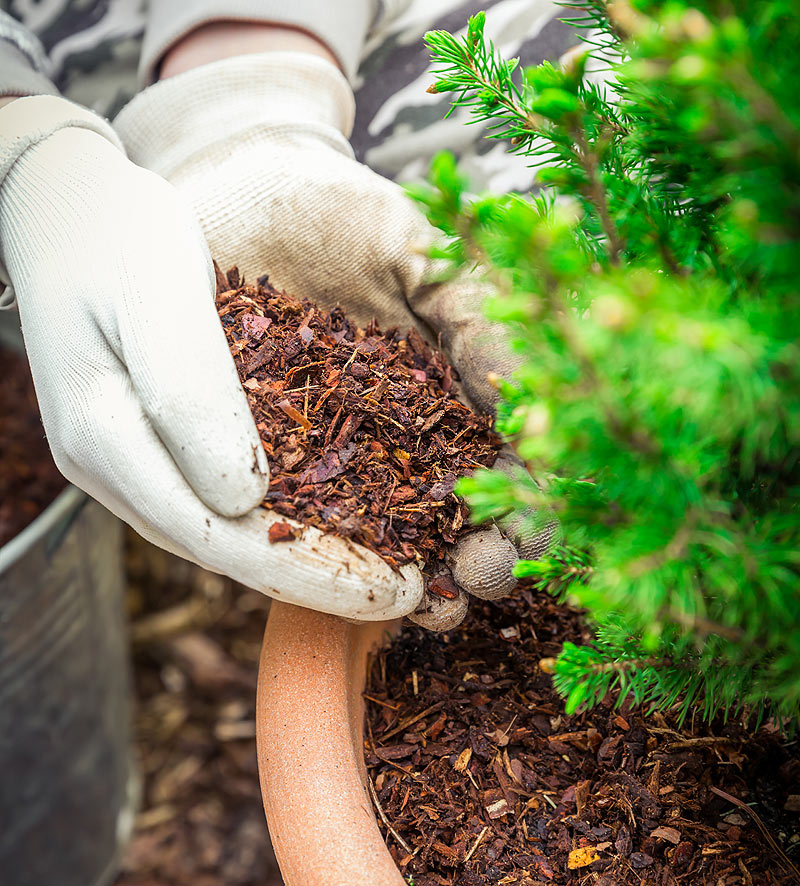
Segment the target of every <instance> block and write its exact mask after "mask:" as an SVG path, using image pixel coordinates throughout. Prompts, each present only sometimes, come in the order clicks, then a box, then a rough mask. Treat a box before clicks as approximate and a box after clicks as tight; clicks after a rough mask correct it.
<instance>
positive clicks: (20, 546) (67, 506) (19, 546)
mask: <svg viewBox="0 0 800 886" xmlns="http://www.w3.org/2000/svg"><path fill="white" fill-rule="evenodd" d="M64 482H65V483H66V484H67V485H66V488H65V489H63V490H62V491H61V492H59V494H58V495H57V496H56V497H55V498H54V499H53V501H51V502H50V504H49V505H48V506H47V507H46V508H45V509H44V510H43V511H42V512H41V514H39V516H38V517H36V518H35V519H34V520H32V521H31V522H30V523H28V525H27V526H26V527H25V528H24V529H23V530H22V531H21V532H19V533H17V535H15V536H14V537H13V538H12V539H11V540H10V541H7V542H6V543H5V544H4V545H3V546H2V547H0V573H3V572H5V571H6V570H7V569H9V568H10V567H11V566H12V565H13V564H14V563H16V562H17V561H18V560H21V559H22V557H24V556H25V554H26V553H27V552H28V551H29V550H30V549H31V548H32V547H33V546H34V545H35V544H36V542H38V541H39V540H40V539H41V538H42V537H44V536H45V535H47V533H48V532H49V531H50V530H51V529H53V528H54V527H55V526H57V525H58V524H59V523H60V522H61V521H63V520H65V519H66V518H67V517H69V516H70V514H72V513H73V512H74V511H76V510H77V509H78V508H79V507H80V506H81V505H82V504H83V503H84V501H85V500H86V499H87V498H88V496H87V495H86V493H85V492H82V491H81V490H80V489H78V487H77V486H73V485H72V484H71V483H67V481H66V480H65V481H64Z"/></svg>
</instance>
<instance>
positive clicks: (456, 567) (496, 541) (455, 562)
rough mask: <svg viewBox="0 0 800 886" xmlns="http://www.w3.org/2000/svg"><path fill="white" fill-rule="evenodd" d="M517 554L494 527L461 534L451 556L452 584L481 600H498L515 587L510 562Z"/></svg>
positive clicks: (515, 560)
mask: <svg viewBox="0 0 800 886" xmlns="http://www.w3.org/2000/svg"><path fill="white" fill-rule="evenodd" d="M518 557H519V555H518V554H517V550H516V548H515V547H514V545H513V544H512V543H511V542H510V541H509V540H508V539H507V538H506V537H505V536H504V535H503V534H502V533H501V532H500V530H499V529H498V528H497V527H496V526H492V527H490V528H489V529H478V530H476V531H475V532H471V533H470V534H469V535H466V536H464V538H462V539H461V540H460V541H459V542H458V543H457V545H456V548H455V551H454V552H453V555H452V565H451V569H452V572H453V578H454V579H455V581H456V583H457V584H458V585H460V586H461V587H462V588H464V590H466V591H467V592H469V593H470V594H472V596H473V597H479V598H480V599H482V600H499V599H500V598H501V597H506V596H508V595H509V594H510V593H511V592H512V591H513V590H514V588H515V587H516V584H517V580H516V578H514V575H513V571H512V570H513V568H514V564H515V563H516V562H517V559H518Z"/></svg>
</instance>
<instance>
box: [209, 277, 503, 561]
mask: <svg viewBox="0 0 800 886" xmlns="http://www.w3.org/2000/svg"><path fill="white" fill-rule="evenodd" d="M218 290H219V293H218V295H217V309H218V312H219V315H220V318H221V320H222V324H223V327H224V329H225V333H226V335H227V337H228V342H229V344H230V346H231V352H232V354H233V356H234V361H235V363H236V367H237V369H238V371H239V377H240V378H241V380H242V384H243V386H244V389H245V391H246V393H247V397H248V401H249V403H250V408H251V410H252V411H253V415H254V417H255V420H256V425H257V427H258V430H259V433H260V435H261V439H262V441H263V444H264V448H265V449H266V452H267V456H268V458H269V463H270V471H271V478H270V487H269V493H268V494H267V498H266V500H265V502H264V506H265V507H268V508H273V509H274V510H276V511H278V512H279V513H281V514H284V515H285V516H287V517H292V518H295V519H297V520H298V521H300V522H302V523H304V524H306V525H312V526H317V527H319V528H320V529H323V530H324V531H326V532H331V533H335V534H336V535H340V536H343V537H345V538H348V539H351V540H352V541H354V542H357V543H358V544H360V545H363V546H364V547H367V548H369V549H370V550H372V551H375V552H376V553H378V554H379V555H380V556H381V557H383V559H384V560H385V561H386V562H387V563H389V564H390V565H391V566H393V567H397V566H399V565H402V564H404V563H411V562H416V563H417V564H418V565H419V566H420V567H422V568H423V570H425V571H426V572H428V573H429V574H432V573H438V572H439V571H440V569H441V561H442V560H443V558H444V545H446V544H448V543H452V542H453V541H454V540H455V538H456V536H457V535H458V533H459V532H460V531H461V530H462V527H464V525H465V522H466V507H465V505H464V504H463V502H461V501H459V500H458V499H457V498H456V497H455V495H453V486H454V484H455V481H456V479H457V478H458V477H460V476H463V475H464V474H466V473H469V472H470V471H472V470H473V469H474V468H476V467H479V466H481V465H486V466H489V465H491V464H493V463H494V460H495V458H496V455H497V451H498V449H499V447H500V441H499V438H498V437H497V435H496V434H494V432H493V431H492V430H491V419H490V418H489V417H487V416H478V415H476V414H475V413H473V412H472V411H471V410H470V409H468V408H467V407H466V406H464V405H463V404H462V403H461V402H460V401H459V400H458V398H457V397H456V394H455V389H454V382H455V381H456V380H457V376H456V373H455V370H453V369H452V368H451V367H450V366H449V365H448V364H447V363H446V361H445V359H444V357H443V356H442V354H441V352H439V351H437V350H435V349H434V348H431V347H430V346H429V345H428V344H426V343H425V342H424V341H423V340H422V338H421V337H420V335H419V334H418V333H417V332H416V331H415V330H411V331H410V332H407V333H403V334H401V333H400V332H398V331H397V330H388V331H387V332H386V333H382V332H381V330H380V329H379V328H378V327H377V325H375V324H374V323H373V324H370V325H369V326H368V327H367V329H360V328H358V327H356V326H355V325H353V324H351V323H350V322H349V321H348V320H347V318H346V317H345V316H344V314H343V313H342V311H341V310H340V309H339V308H334V309H333V310H331V311H323V310H321V309H320V308H318V307H316V306H315V305H314V304H312V303H311V302H309V301H306V300H298V299H295V298H291V297H290V296H288V295H286V294H285V293H283V292H278V291H276V290H275V289H273V288H272V287H271V286H270V285H269V283H268V281H267V279H266V278H261V279H260V280H259V282H258V285H257V286H242V285H240V280H239V275H238V272H237V271H236V270H235V269H234V270H232V271H229V272H228V274H227V276H223V275H222V274H218ZM286 530H289V526H288V524H286ZM285 537H286V533H283V534H281V533H280V532H279V531H277V530H276V532H275V533H274V537H272V536H271V538H270V540H271V541H272V542H279V541H281V540H284V538H285Z"/></svg>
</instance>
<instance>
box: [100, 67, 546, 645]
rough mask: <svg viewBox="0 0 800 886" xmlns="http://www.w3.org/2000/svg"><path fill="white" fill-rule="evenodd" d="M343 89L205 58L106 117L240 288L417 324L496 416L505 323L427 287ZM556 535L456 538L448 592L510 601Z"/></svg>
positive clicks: (471, 292)
mask: <svg viewBox="0 0 800 886" xmlns="http://www.w3.org/2000/svg"><path fill="white" fill-rule="evenodd" d="M353 116H354V101H353V94H352V91H351V90H350V87H349V86H348V84H347V81H346V80H345V78H344V76H343V75H342V74H341V73H340V72H339V71H338V70H337V69H336V68H335V67H334V66H333V65H332V64H330V63H329V62H327V61H325V60H323V59H321V58H317V57H315V56H312V55H308V54H303V53H289V52H272V53H261V54H253V55H246V56H239V57H235V58H229V59H224V60H222V61H217V62H212V63H210V64H207V65H204V66H202V67H199V68H196V69H194V70H191V71H187V72H186V73H182V74H179V75H177V76H175V77H172V78H169V79H166V80H163V81H161V82H159V83H157V84H155V85H154V86H151V87H149V88H148V89H146V90H145V91H144V92H143V93H141V94H140V95H139V96H137V97H136V98H135V99H134V100H133V101H132V102H131V103H130V104H129V105H128V106H127V107H125V108H124V109H123V110H122V112H121V113H120V115H119V116H118V117H117V119H116V120H115V128H116V129H117V131H118V132H119V133H120V135H121V137H122V140H123V142H124V143H125V146H126V148H127V150H128V152H129V154H130V156H131V158H132V159H133V160H134V161H135V162H137V163H140V164H141V165H142V166H146V167H147V168H148V169H152V170H153V171H155V172H158V173H159V174H160V175H163V176H164V177H165V178H166V179H167V180H168V181H170V182H172V183H173V184H174V185H175V186H176V187H177V188H178V190H179V191H180V192H181V193H182V194H183V195H184V196H185V197H186V198H187V200H188V201H189V202H190V203H191V205H192V206H193V208H194V210H195V212H196V213H197V216H198V218H199V220H200V224H201V225H202V228H203V230H204V232H205V235H206V239H207V241H208V244H209V248H210V250H211V254H212V255H213V256H214V258H215V259H216V260H217V262H218V263H219V264H220V265H221V267H222V268H226V267H229V266H231V265H238V267H239V269H240V271H242V272H244V274H245V276H246V277H247V278H249V279H250V280H251V281H253V280H255V279H256V278H257V277H258V276H260V275H261V274H263V273H266V274H268V275H269V278H270V282H271V283H272V284H273V285H275V286H277V287H278V288H281V289H285V290H287V291H288V292H290V293H292V294H294V295H297V296H303V297H306V298H309V299H312V300H313V301H315V302H317V303H318V304H321V305H325V306H330V305H333V304H336V303H339V304H341V305H342V307H343V308H344V309H345V310H346V311H347V312H348V315H349V316H350V317H351V318H353V319H355V320H356V321H358V322H360V323H366V322H367V321H369V320H370V319H371V318H373V317H375V318H377V319H378V320H379V321H380V323H381V324H382V325H383V326H384V328H386V327H389V326H394V325H397V326H400V327H401V329H407V328H409V327H411V326H413V325H414V324H415V323H416V324H417V325H419V324H420V321H422V326H423V328H424V327H426V326H427V329H428V332H429V333H432V335H433V336H434V338H435V336H437V335H441V338H442V341H443V344H444V346H445V348H446V350H447V351H448V354H449V356H450V358H451V360H452V361H453V362H454V364H455V366H456V367H457V369H458V370H459V373H460V374H461V378H462V381H463V385H464V389H465V391H466V393H467V395H468V396H469V399H470V400H471V402H472V404H473V406H475V407H476V408H477V409H478V410H479V411H490V410H491V409H492V408H493V405H494V401H495V397H496V392H495V390H494V389H493V388H492V386H491V385H490V384H489V382H488V380H487V373H488V371H489V370H492V371H494V372H497V373H499V374H500V375H507V374H510V372H511V371H512V369H513V368H514V364H513V358H512V356H511V352H510V350H509V348H508V346H507V344H506V341H505V338H504V332H503V330H502V327H499V326H496V325H493V326H490V325H489V324H488V322H487V321H486V320H485V319H484V317H483V314H482V311H481V301H482V297H483V295H484V294H485V287H484V286H483V285H482V284H481V282H480V281H479V280H477V279H472V278H470V277H463V278H461V279H460V280H459V281H458V282H456V283H450V284H446V285H444V284H439V285H431V284H430V283H429V281H430V277H431V271H432V269H433V265H432V262H431V261H430V259H428V258H427V255H426V246H427V244H429V243H430V242H431V240H432V239H433V237H434V232H433V229H432V228H431V227H430V225H429V224H428V222H427V221H426V220H425V219H424V217H423V216H422V214H421V213H420V212H419V211H418V209H417V208H416V206H414V205H413V204H412V202H411V201H410V200H409V199H408V198H407V197H406V195H405V194H404V193H403V191H402V189H401V188H400V187H398V186H397V185H395V184H394V183H392V182H389V181H387V180H386V179H384V178H382V177H381V176H379V175H376V174H375V173H374V172H372V171H371V170H369V169H368V168H367V167H365V166H363V165H362V164H360V163H357V162H356V161H355V160H354V159H353V153H352V150H351V148H350V145H349V144H348V142H347V136H348V135H349V133H350V130H351V127H352V123H353ZM552 535H553V530H552V528H551V529H548V530H547V531H545V532H543V533H539V534H536V535H534V536H533V537H527V538H525V539H524V541H522V542H520V543H519V544H518V545H517V546H516V547H515V545H514V544H512V543H511V541H509V540H508V539H507V538H506V537H505V536H504V535H502V534H501V532H500V531H499V530H498V529H497V528H496V527H492V528H491V529H483V530H480V531H476V532H474V533H472V534H471V535H469V536H466V537H465V538H464V539H462V540H461V541H460V542H459V543H458V545H457V546H456V548H455V550H454V552H453V556H452V563H451V566H452V571H453V576H454V578H455V580H456V582H457V583H458V584H459V585H460V586H461V587H462V588H463V589H465V590H467V591H469V592H471V593H473V594H475V595H477V596H480V597H484V598H488V599H495V598H497V597H500V596H503V595H504V594H507V593H509V592H510V591H511V590H512V589H513V588H514V586H515V584H516V582H515V579H514V578H513V576H512V573H511V569H512V567H513V565H514V563H515V561H516V560H517V558H518V557H519V556H520V555H522V556H526V557H530V556H537V555H538V554H540V553H542V552H543V551H544V550H545V549H546V548H547V546H548V543H549V540H550V538H551V536H552ZM430 605H431V606H432V607H433V608H430V607H429V609H428V611H426V612H423V613H421V614H418V615H417V616H415V620H417V621H419V622H420V623H424V624H425V625H426V626H429V627H436V628H438V629H442V628H444V627H449V626H452V625H453V624H456V623H458V621H460V620H461V618H463V616H464V614H465V612H466V606H467V599H466V597H465V595H464V594H463V593H462V594H460V596H459V598H458V599H456V600H436V601H432V602H431V604H430Z"/></svg>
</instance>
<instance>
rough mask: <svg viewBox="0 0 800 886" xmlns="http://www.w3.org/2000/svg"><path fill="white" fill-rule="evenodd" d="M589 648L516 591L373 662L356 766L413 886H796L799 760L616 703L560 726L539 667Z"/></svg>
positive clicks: (759, 740)
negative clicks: (364, 769) (573, 649)
mask: <svg viewBox="0 0 800 886" xmlns="http://www.w3.org/2000/svg"><path fill="white" fill-rule="evenodd" d="M588 639H589V637H588V635H587V634H586V630H585V628H584V627H582V624H581V621H580V617H579V615H578V614H577V613H576V612H574V611H572V610H570V609H569V608H567V607H564V606H559V605H557V604H556V603H555V602H554V601H553V600H552V599H551V598H549V597H548V596H547V595H545V594H543V593H539V594H537V593H533V592H531V591H529V590H524V591H522V592H520V593H518V594H517V595H516V596H515V597H514V598H512V599H508V600H504V601H500V602H499V603H495V604H491V603H483V602H481V601H476V600H473V601H472V603H471V608H470V614H469V615H468V617H467V620H466V621H465V622H464V624H463V625H462V626H461V627H459V628H458V629H456V630H454V631H452V632H450V633H449V634H443V635H435V634H431V633H428V632H426V631H423V630H421V629H419V628H415V627H413V626H407V627H405V628H404V630H403V632H402V634H401V635H400V637H399V638H398V639H396V640H395V642H394V643H393V645H392V646H391V647H390V648H389V649H388V650H386V651H384V652H383V653H381V654H380V655H379V656H378V658H377V659H376V661H375V663H374V667H373V669H372V674H371V680H370V685H369V689H368V691H367V697H368V738H367V742H366V745H367V747H366V760H367V766H368V771H369V774H370V777H371V779H372V781H373V785H374V788H375V791H376V794H377V798H378V802H379V805H380V808H381V810H382V815H383V817H384V819H385V823H384V824H382V825H381V827H382V830H383V831H384V834H385V836H386V839H387V844H388V845H389V847H390V850H391V852H392V854H393V856H394V858H395V859H396V861H397V862H398V864H399V866H400V868H401V870H402V871H403V873H404V874H405V875H406V876H411V877H413V883H414V886H484V884H495V883H496V884H508V886H511V884H516V886H533V884H536V886H544V884H548V886H555V884H582V886H588V884H593V886H633V884H636V886H641V884H654V886H655V884H658V886H674V884H691V886H712V884H713V886H738V884H741V886H763V884H786V886H788V884H790V883H797V882H800V880H798V879H797V878H796V877H795V876H794V875H793V874H792V873H791V872H790V868H789V865H790V863H791V862H789V861H787V857H788V859H791V860H793V862H794V863H795V864H797V862H798V860H800V747H798V744H797V743H796V742H791V741H787V740H786V739H782V738H781V736H780V735H778V734H777V733H776V732H775V731H774V729H772V728H770V727H762V729H761V730H760V732H759V733H758V735H757V736H756V737H752V736H748V735H747V734H746V733H745V732H744V731H743V730H742V728H741V727H740V726H738V725H737V724H735V723H729V724H727V725H726V724H724V723H722V722H719V721H718V722H714V723H712V724H711V726H706V725H704V724H702V723H700V722H699V718H698V721H697V722H687V723H686V724H685V725H684V727H683V728H679V727H678V726H677V724H676V721H675V718H674V717H673V716H670V715H666V716H661V715H659V714H653V715H651V716H649V717H643V716H642V714H641V713H640V712H638V711H632V710H629V709H627V708H623V709H621V710H613V709H612V707H611V705H610V704H609V705H607V706H605V707H601V708H598V709H595V710H594V711H590V712H588V713H583V714H579V715H576V716H573V717H566V716H565V715H564V706H563V700H562V699H560V698H559V697H558V696H557V695H556V694H555V693H554V692H553V690H552V684H551V678H550V677H549V676H548V675H547V674H546V673H543V672H542V670H541V669H540V668H539V666H538V665H539V662H540V661H541V660H544V659H547V658H550V657H553V656H555V655H557V653H558V652H559V650H560V649H561V646H562V644H563V642H564V641H565V640H571V641H572V642H585V641H586V640H588ZM545 667H547V665H545ZM745 804H746V805H745ZM387 824H388V826H389V827H391V829H392V830H391V831H389V829H388V827H387ZM762 829H763V830H762ZM409 882H410V881H409Z"/></svg>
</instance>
